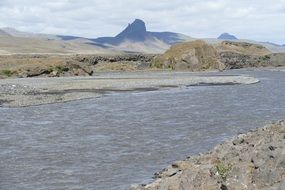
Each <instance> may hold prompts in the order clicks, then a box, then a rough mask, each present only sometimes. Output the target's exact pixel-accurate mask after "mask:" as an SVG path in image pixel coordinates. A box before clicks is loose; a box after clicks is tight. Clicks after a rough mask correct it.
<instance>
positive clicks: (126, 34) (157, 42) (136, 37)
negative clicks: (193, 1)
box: [93, 19, 191, 53]
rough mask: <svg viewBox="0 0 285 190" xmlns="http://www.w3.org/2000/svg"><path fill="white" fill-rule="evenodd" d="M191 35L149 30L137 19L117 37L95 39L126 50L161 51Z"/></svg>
mask: <svg viewBox="0 0 285 190" xmlns="http://www.w3.org/2000/svg"><path fill="white" fill-rule="evenodd" d="M190 39H191V38H190V37H189V36H186V35H183V34H179V33H173V32H150V31H147V28H146V25H145V23H144V21H142V20H140V19H136V20H135V21H134V22H133V23H131V24H129V25H128V26H127V27H126V28H125V29H124V30H123V31H122V32H120V33H119V34H118V35H116V36H115V37H102V38H97V39H94V40H93V41H94V42H95V43H98V44H102V45H105V46H111V47H116V48H119V49H122V50H124V51H139V52H149V53H151V51H152V52H153V53H161V52H164V51H165V50H166V49H168V48H169V47H170V45H172V44H175V43H178V42H185V41H187V40H190Z"/></svg>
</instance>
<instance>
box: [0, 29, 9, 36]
mask: <svg viewBox="0 0 285 190" xmlns="http://www.w3.org/2000/svg"><path fill="white" fill-rule="evenodd" d="M2 36H10V34H8V33H7V32H5V31H4V30H0V37H2Z"/></svg>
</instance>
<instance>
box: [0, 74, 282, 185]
mask: <svg viewBox="0 0 285 190" xmlns="http://www.w3.org/2000/svg"><path fill="white" fill-rule="evenodd" d="M226 74H245V75H249V76H254V77H256V78H258V79H259V80H260V83H257V84H253V85H225V86H192V87H181V88H172V89H164V90H159V91H152V92H124V93H112V94H108V95H106V96H104V97H101V98H95V99H89V100H81V101H74V102H68V103H62V104H51V105H42V106H32V107H26V108H0V189H3V190H18V189H19V190H26V189H27V190H30V189H38V190H39V189H40V190H45V189H48V190H51V189H54V190H58V189H98V190H105V189H106V190H124V189H128V188H129V187H130V185H131V184H135V183H147V182H150V181H151V180H152V179H151V177H152V175H153V173H155V172H157V171H159V170H161V169H163V168H164V167H166V166H167V165H169V164H171V163H172V162H173V161H175V160H181V159H184V158H186V156H188V155H191V154H197V153H199V152H205V151H208V150H210V149H211V148H213V147H214V146H215V145H216V144H218V143H221V142H222V141H224V140H226V139H229V138H231V137H233V136H235V135H236V134H238V133H243V132H246V131H249V130H250V129H254V128H256V127H262V126H263V125H265V124H267V123H270V122H271V121H276V120H279V119H285V72H281V71H264V70H263V71H249V70H240V71H228V72H226Z"/></svg>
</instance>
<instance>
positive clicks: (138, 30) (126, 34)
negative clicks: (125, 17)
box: [116, 19, 147, 41]
mask: <svg viewBox="0 0 285 190" xmlns="http://www.w3.org/2000/svg"><path fill="white" fill-rule="evenodd" d="M146 35H147V31H146V26H145V23H144V21H142V20H140V19H136V20H135V21H134V22H133V23H132V24H129V25H128V26H127V28H126V29H125V30H123V31H122V32H121V33H120V34H118V35H117V36H116V38H117V39H125V38H127V39H130V40H134V41H141V40H144V39H145V38H146Z"/></svg>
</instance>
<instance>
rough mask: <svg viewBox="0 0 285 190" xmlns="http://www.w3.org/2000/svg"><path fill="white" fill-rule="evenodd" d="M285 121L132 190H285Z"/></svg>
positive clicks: (184, 162)
mask: <svg viewBox="0 0 285 190" xmlns="http://www.w3.org/2000/svg"><path fill="white" fill-rule="evenodd" d="M284 141H285V120H280V121H278V122H275V123H272V124H269V125H266V126H265V127H262V128H258V129H255V130H250V131H249V132H248V133H245V134H240V135H238V136H236V137H234V138H232V139H230V140H227V141H225V142H224V143H221V144H219V145H217V146H216V147H215V148H213V149H212V150H211V151H210V152H208V153H205V154H200V155H195V156H189V157H187V158H186V159H185V160H182V161H177V162H174V163H173V164H172V165H170V166H168V167H167V168H165V169H163V170H162V171H160V172H157V173H155V174H154V177H153V178H154V181H153V182H151V183H149V184H141V185H132V186H131V188H130V190H164V189H189V190H204V189H213V190H219V189H222V190H227V189H239V190H241V189H260V190H283V189H284V188H285V143H284Z"/></svg>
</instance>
